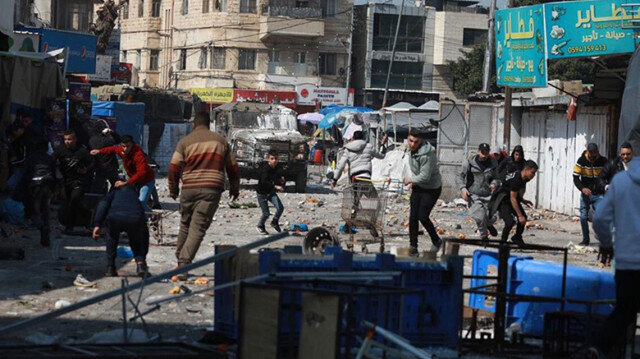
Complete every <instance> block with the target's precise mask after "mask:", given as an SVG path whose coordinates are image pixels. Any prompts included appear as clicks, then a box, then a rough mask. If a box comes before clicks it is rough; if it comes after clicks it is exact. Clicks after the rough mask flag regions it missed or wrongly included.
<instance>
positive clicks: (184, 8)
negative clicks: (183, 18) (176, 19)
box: [181, 0, 189, 15]
mask: <svg viewBox="0 0 640 359" xmlns="http://www.w3.org/2000/svg"><path fill="white" fill-rule="evenodd" d="M181 13H182V15H187V14H188V13H189V0H182V11H181Z"/></svg>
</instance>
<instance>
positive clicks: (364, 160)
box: [333, 140, 384, 181]
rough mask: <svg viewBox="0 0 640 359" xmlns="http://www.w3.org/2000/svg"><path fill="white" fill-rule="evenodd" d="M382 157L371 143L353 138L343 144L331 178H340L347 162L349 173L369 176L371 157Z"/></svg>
mask: <svg viewBox="0 0 640 359" xmlns="http://www.w3.org/2000/svg"><path fill="white" fill-rule="evenodd" d="M374 157H375V158H384V155H383V154H382V153H379V152H377V151H376V150H375V149H374V148H373V145H372V144H370V143H367V142H365V141H364V140H354V141H351V142H349V143H347V144H346V145H344V150H343V152H342V154H341V156H340V160H339V161H338V165H337V167H336V170H335V171H334V173H333V178H334V179H335V180H336V181H337V180H338V179H340V176H341V175H342V172H343V171H344V167H345V166H346V165H347V163H348V164H349V174H350V175H351V176H362V177H371V160H373V158H374Z"/></svg>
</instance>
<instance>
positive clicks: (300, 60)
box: [296, 51, 307, 64]
mask: <svg viewBox="0 0 640 359" xmlns="http://www.w3.org/2000/svg"><path fill="white" fill-rule="evenodd" d="M305 63H307V53H306V52H304V51H303V52H296V64H305Z"/></svg>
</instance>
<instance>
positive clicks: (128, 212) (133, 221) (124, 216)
mask: <svg viewBox="0 0 640 359" xmlns="http://www.w3.org/2000/svg"><path fill="white" fill-rule="evenodd" d="M93 223H94V224H93V238H94V239H98V238H100V228H101V227H103V226H104V225H105V224H106V225H107V227H109V232H108V233H109V235H108V236H107V238H106V249H107V270H106V273H105V275H106V276H108V277H116V276H117V275H118V273H117V272H116V252H117V249H118V242H119V240H120V233H122V232H125V233H126V234H127V237H128V238H129V245H130V246H131V251H132V252H133V256H134V259H135V261H136V274H137V275H138V276H140V277H143V278H144V277H146V276H148V275H149V268H148V267H147V262H146V258H147V253H148V252H149V229H148V227H147V221H146V219H145V213H144V208H143V207H142V203H140V201H139V200H138V192H137V191H136V189H135V186H134V185H132V184H128V185H125V186H121V187H118V188H115V187H114V188H112V189H111V190H110V191H109V192H108V193H107V195H106V196H105V197H104V199H103V200H102V201H100V203H99V204H98V207H97V208H96V214H95V217H94V221H93Z"/></svg>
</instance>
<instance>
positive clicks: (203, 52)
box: [198, 47, 209, 69]
mask: <svg viewBox="0 0 640 359" xmlns="http://www.w3.org/2000/svg"><path fill="white" fill-rule="evenodd" d="M208 54H209V50H207V48H206V47H201V48H200V61H198V68H200V69H206V68H207V63H208V61H207V56H208Z"/></svg>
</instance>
